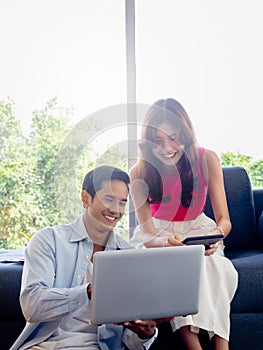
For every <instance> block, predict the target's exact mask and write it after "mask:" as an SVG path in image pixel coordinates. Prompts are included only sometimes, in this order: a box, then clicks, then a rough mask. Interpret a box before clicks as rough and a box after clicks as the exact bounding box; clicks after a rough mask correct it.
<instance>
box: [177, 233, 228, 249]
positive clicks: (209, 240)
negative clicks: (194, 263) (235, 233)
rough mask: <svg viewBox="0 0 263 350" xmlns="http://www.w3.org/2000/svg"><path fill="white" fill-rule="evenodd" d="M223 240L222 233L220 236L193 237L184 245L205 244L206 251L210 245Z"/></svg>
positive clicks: (185, 241)
mask: <svg viewBox="0 0 263 350" xmlns="http://www.w3.org/2000/svg"><path fill="white" fill-rule="evenodd" d="M223 238H224V235H223V234H221V233H220V234H218V235H204V236H192V237H187V238H185V239H184V240H183V241H182V243H184V244H187V245H196V244H203V245H204V246H205V248H206V249H209V246H210V244H215V243H217V242H218V241H220V239H223Z"/></svg>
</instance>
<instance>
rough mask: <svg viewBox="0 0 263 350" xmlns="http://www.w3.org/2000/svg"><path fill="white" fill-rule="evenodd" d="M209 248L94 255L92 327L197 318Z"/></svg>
mask: <svg viewBox="0 0 263 350" xmlns="http://www.w3.org/2000/svg"><path fill="white" fill-rule="evenodd" d="M203 259H204V247H203V246H202V245H196V246H187V247H167V248H147V249H128V250H117V251H116V250H115V251H104V252H97V253H96V254H94V262H93V282H92V298H91V318H90V321H91V323H92V324H102V323H113V322H124V321H133V320H137V319H141V320H143V319H144V320H145V319H155V318H162V317H172V316H179V315H180V316H185V315H193V314H196V313H198V310H199V295H200V283H201V274H202V266H203Z"/></svg>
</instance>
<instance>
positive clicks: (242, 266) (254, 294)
mask: <svg viewBox="0 0 263 350" xmlns="http://www.w3.org/2000/svg"><path fill="white" fill-rule="evenodd" d="M231 261H232V263H233V265H234V266H235V268H236V270H237V272H238V288H237V291H236V294H235V296H234V299H233V300H232V303H231V312H234V313H253V312H255V313H258V312H260V313H261V312H263V298H262V295H263V252H261V253H259V254H255V255H250V256H244V257H242V258H235V259H232V260H231Z"/></svg>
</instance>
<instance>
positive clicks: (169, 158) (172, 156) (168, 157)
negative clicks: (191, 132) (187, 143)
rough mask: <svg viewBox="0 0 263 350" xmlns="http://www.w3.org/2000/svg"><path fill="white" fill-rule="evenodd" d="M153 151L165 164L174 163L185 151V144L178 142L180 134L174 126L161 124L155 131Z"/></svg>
mask: <svg viewBox="0 0 263 350" xmlns="http://www.w3.org/2000/svg"><path fill="white" fill-rule="evenodd" d="M153 142H154V144H153V146H152V153H153V155H154V156H155V157H156V158H158V159H159V160H160V161H161V162H162V163H163V164H164V165H168V166H169V165H174V164H176V163H177V162H178V161H179V159H180V158H181V157H182V155H183V153H184V145H181V144H180V143H179V142H178V135H177V133H176V129H175V127H174V126H171V125H169V124H166V123H164V124H160V125H158V127H157V128H156V129H155V130H154V131H153Z"/></svg>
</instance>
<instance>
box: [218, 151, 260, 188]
mask: <svg viewBox="0 0 263 350" xmlns="http://www.w3.org/2000/svg"><path fill="white" fill-rule="evenodd" d="M220 160H221V164H222V165H223V166H242V167H244V168H245V169H246V171H247V173H248V175H249V177H250V179H251V183H252V186H253V187H255V188H256V187H262V188H263V160H262V159H261V160H257V161H253V158H252V157H251V156H247V155H244V154H240V153H232V152H227V153H222V154H221V156H220Z"/></svg>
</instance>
